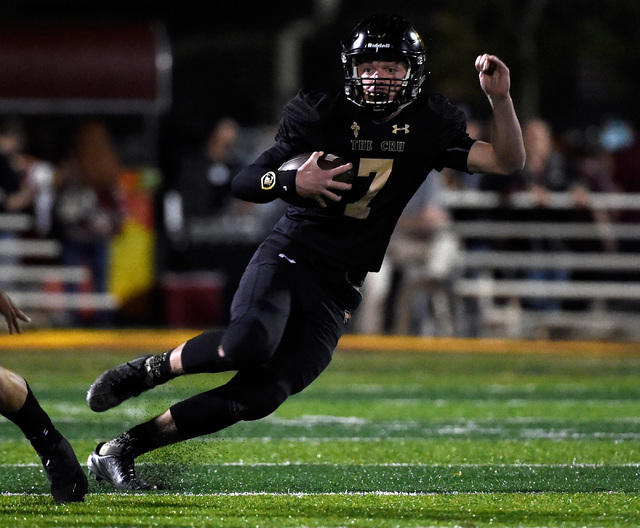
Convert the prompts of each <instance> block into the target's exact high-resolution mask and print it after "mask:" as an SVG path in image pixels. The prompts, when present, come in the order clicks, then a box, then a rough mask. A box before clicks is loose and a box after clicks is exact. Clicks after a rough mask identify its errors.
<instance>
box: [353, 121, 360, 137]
mask: <svg viewBox="0 0 640 528" xmlns="http://www.w3.org/2000/svg"><path fill="white" fill-rule="evenodd" d="M351 130H353V137H358V132H360V125H359V124H358V123H356V122H355V121H354V122H353V125H351Z"/></svg>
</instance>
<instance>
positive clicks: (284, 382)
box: [171, 236, 361, 439]
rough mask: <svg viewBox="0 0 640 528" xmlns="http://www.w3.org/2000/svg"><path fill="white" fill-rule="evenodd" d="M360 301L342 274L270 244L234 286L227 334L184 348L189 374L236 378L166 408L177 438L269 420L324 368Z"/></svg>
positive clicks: (204, 337) (286, 246)
mask: <svg viewBox="0 0 640 528" xmlns="http://www.w3.org/2000/svg"><path fill="white" fill-rule="evenodd" d="M360 300H361V296H360V293H359V292H358V290H357V289H356V288H355V287H354V286H352V285H351V284H350V283H349V282H348V280H347V278H346V274H345V273H344V272H339V271H337V270H335V268H330V267H327V266H323V265H322V264H321V263H318V262H313V261H311V259H310V258H309V256H308V255H307V254H306V252H305V251H303V250H302V249H301V248H300V247H299V246H295V245H291V244H289V243H283V242H282V241H280V240H278V239H277V238H275V237H273V236H272V237H270V238H268V239H267V240H266V241H265V242H264V243H263V244H262V245H261V246H260V248H258V250H257V251H256V253H255V255H254V256H253V258H252V260H251V262H250V263H249V265H248V266H247V269H246V271H245V273H244V275H243V277H242V279H241V281H240V284H239V286H238V290H237V291H236V294H235V296H234V299H233V303H232V305H231V320H230V323H229V326H228V328H227V330H226V331H225V332H224V333H221V332H216V331H210V332H205V333H203V334H200V335H198V336H196V337H194V338H193V339H190V340H189V341H187V343H186V344H185V346H184V348H183V350H182V364H183V368H184V370H185V372H186V373H187V374H194V373H202V372H222V371H229V370H237V373H236V375H235V376H234V377H233V378H232V379H231V380H230V381H229V382H228V383H226V384H224V385H222V386H220V387H217V388H215V389H212V390H210V391H207V392H204V393H201V394H198V395H196V396H193V397H191V398H188V399H186V400H183V401H181V402H179V403H177V404H175V405H173V406H172V407H171V413H172V416H173V419H174V422H175V424H176V427H177V429H178V431H179V432H180V434H181V435H182V436H183V437H184V438H185V439H186V438H193V437H196V436H202V435H205V434H210V433H213V432H216V431H219V430H221V429H224V428H225V427H228V426H230V425H232V424H234V423H236V422H238V421H241V420H257V419H259V418H263V417H265V416H267V415H269V414H271V413H272V412H273V411H275V410H276V409H277V408H278V407H279V406H280V405H281V404H282V403H283V402H284V401H285V400H286V399H287V398H288V397H289V396H290V395H292V394H296V393H298V392H300V391H301V390H303V389H304V388H305V387H307V386H308V385H309V384H310V383H311V382H312V381H313V380H315V379H316V378H317V377H318V376H319V375H320V373H321V372H322V371H323V370H324V369H325V368H326V367H327V365H329V363H330V361H331V358H332V355H333V351H334V349H335V347H336V345H337V343H338V340H339V339H340V337H341V336H342V334H343V333H344V331H345V330H346V328H347V325H348V323H349V320H350V317H351V315H352V314H353V312H354V311H355V310H356V308H357V307H358V305H359V304H360ZM220 349H221V350H222V352H220Z"/></svg>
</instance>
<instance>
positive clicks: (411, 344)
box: [0, 329, 640, 357]
mask: <svg viewBox="0 0 640 528" xmlns="http://www.w3.org/2000/svg"><path fill="white" fill-rule="evenodd" d="M201 332H202V330H198V329H176V330H146V329H145V330H81V329H77V330H73V329H72V330H68V329H54V330H31V331H29V330H28V329H27V330H25V331H24V333H22V334H20V335H8V334H6V333H4V334H1V335H0V352H1V351H2V350H20V349H30V348H38V349H62V348H68V349H78V348H81V349H84V348H87V349H91V348H108V349H115V350H124V349H126V350H141V349H145V350H157V351H163V350H166V349H168V348H170V347H172V346H177V345H179V344H180V343H183V342H184V341H186V340H187V339H189V338H191V337H193V336H195V335H198V334H199V333H201ZM338 349H339V350H341V351H385V350H387V351H412V352H460V353H471V352H483V353H498V354H503V353H521V354H522V353H525V354H604V355H636V356H639V357H640V343H628V342H605V341H535V340H520V339H481V338H454V337H417V336H387V335H355V334H350V335H345V336H343V337H342V339H341V340H340V344H339V345H338Z"/></svg>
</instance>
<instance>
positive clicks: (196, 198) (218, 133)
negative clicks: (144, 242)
mask: <svg viewBox="0 0 640 528" xmlns="http://www.w3.org/2000/svg"><path fill="white" fill-rule="evenodd" d="M239 137H240V126H239V125H238V123H237V122H236V121H235V120H234V119H232V118H230V117H223V118H221V119H219V120H218V121H217V122H216V123H215V125H214V126H213V128H212V129H211V131H210V132H209V134H208V136H207V138H206V140H205V142H204V145H201V146H200V147H199V148H198V149H197V150H196V151H195V152H190V153H188V154H187V155H185V156H184V158H183V160H182V162H181V165H180V170H179V174H178V182H177V185H176V187H177V190H178V192H179V193H180V195H181V197H182V202H183V212H184V215H185V216H186V217H188V216H194V217H204V216H210V215H212V214H222V213H224V212H227V210H228V208H229V207H232V205H233V204H236V205H237V203H238V200H236V199H235V198H234V197H233V195H232V194H231V179H232V178H233V176H234V175H235V174H236V172H238V170H240V168H241V167H242V162H241V161H240V160H239V159H237V157H236V154H235V150H234V149H235V146H236V143H237V141H238V139H239Z"/></svg>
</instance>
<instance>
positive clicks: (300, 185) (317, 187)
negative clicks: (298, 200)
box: [296, 151, 353, 207]
mask: <svg viewBox="0 0 640 528" xmlns="http://www.w3.org/2000/svg"><path fill="white" fill-rule="evenodd" d="M323 154H324V152H322V151H317V152H314V153H313V154H312V155H311V156H309V159H308V160H307V161H306V162H305V163H304V164H303V165H302V166H301V167H300V168H299V169H298V172H297V173H296V192H297V193H298V196H301V197H303V198H311V199H313V200H315V201H316V202H318V205H319V206H320V207H326V206H327V200H331V201H332V202H339V201H340V200H341V199H342V196H340V195H339V194H337V193H336V192H335V191H337V192H345V191H348V190H349V189H351V184H350V183H345V182H339V181H334V179H333V178H335V177H336V176H337V175H338V174H342V173H343V172H345V171H348V170H350V169H352V168H353V166H352V165H351V163H347V164H346V165H340V166H338V167H335V168H333V169H327V170H324V169H321V168H320V167H318V159H319V158H320V157H321V156H322V155H323Z"/></svg>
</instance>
